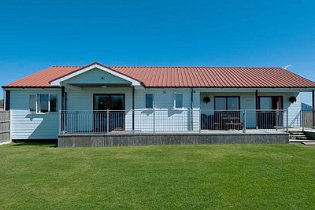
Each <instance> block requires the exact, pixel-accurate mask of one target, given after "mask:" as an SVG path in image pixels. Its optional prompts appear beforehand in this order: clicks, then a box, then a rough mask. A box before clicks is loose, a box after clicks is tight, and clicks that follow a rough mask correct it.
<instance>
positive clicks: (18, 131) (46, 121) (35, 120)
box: [10, 89, 61, 139]
mask: <svg viewBox="0 0 315 210" xmlns="http://www.w3.org/2000/svg"><path fill="white" fill-rule="evenodd" d="M60 92H61V90H60V89H32V90H27V89H20V90H11V102H10V106H11V107H10V108H11V112H12V128H11V135H12V139H56V138H57V137H58V133H59V113H58V112H57V113H45V114H36V113H31V112H30V111H29V96H30V95H31V94H57V95H58V109H59V110H60V107H61V105H60V104H61V97H60V95H61V93H60Z"/></svg>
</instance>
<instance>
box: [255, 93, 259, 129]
mask: <svg viewBox="0 0 315 210" xmlns="http://www.w3.org/2000/svg"><path fill="white" fill-rule="evenodd" d="M255 99H256V129H258V122H259V119H258V116H259V113H258V108H259V100H258V90H256V92H255Z"/></svg>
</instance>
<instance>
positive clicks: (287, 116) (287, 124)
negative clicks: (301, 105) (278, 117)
mask: <svg viewBox="0 0 315 210" xmlns="http://www.w3.org/2000/svg"><path fill="white" fill-rule="evenodd" d="M286 113H287V115H286V118H287V119H286V121H287V122H286V132H287V133H288V132H289V109H286Z"/></svg>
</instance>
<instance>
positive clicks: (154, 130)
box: [153, 109, 155, 133]
mask: <svg viewBox="0 0 315 210" xmlns="http://www.w3.org/2000/svg"><path fill="white" fill-rule="evenodd" d="M153 133H155V109H153Z"/></svg>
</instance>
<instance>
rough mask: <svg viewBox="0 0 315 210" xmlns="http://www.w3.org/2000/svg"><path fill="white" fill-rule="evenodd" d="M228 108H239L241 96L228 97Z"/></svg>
mask: <svg viewBox="0 0 315 210" xmlns="http://www.w3.org/2000/svg"><path fill="white" fill-rule="evenodd" d="M227 102H228V103H227V109H228V110H239V98H238V97H228V98H227Z"/></svg>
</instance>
